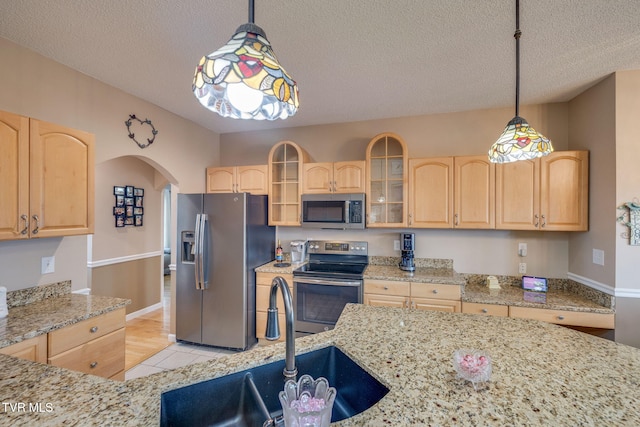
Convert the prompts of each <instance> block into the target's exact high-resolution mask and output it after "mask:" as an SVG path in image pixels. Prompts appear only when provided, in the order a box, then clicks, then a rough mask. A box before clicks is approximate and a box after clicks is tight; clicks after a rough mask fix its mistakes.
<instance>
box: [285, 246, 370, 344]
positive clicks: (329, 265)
mask: <svg viewBox="0 0 640 427" xmlns="http://www.w3.org/2000/svg"><path fill="white" fill-rule="evenodd" d="M308 251H309V262H308V263H307V264H304V265H303V266H302V267H300V268H297V269H295V270H294V271H293V300H294V307H295V330H296V336H303V335H308V334H314V333H318V332H322V331H328V330H329V329H333V328H334V326H335V324H336V322H337V320H338V318H339V317H340V314H342V310H343V309H344V306H345V305H346V304H347V303H362V300H363V294H364V289H363V276H364V270H365V269H366V268H367V265H368V264H369V256H368V244H367V242H348V241H326V240H311V241H309V243H308Z"/></svg>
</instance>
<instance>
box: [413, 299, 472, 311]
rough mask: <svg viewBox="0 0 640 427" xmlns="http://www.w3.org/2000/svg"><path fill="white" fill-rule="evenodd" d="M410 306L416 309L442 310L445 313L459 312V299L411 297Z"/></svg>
mask: <svg viewBox="0 0 640 427" xmlns="http://www.w3.org/2000/svg"><path fill="white" fill-rule="evenodd" d="M411 308H415V309H417V310H431V311H444V312H446V313H460V301H454V300H448V299H433V298H413V297H412V298H411Z"/></svg>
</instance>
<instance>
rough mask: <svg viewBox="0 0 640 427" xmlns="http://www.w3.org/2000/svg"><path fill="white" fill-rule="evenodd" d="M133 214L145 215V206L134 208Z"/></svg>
mask: <svg viewBox="0 0 640 427" xmlns="http://www.w3.org/2000/svg"><path fill="white" fill-rule="evenodd" d="M133 214H134V215H143V214H144V208H136V207H134V208H133Z"/></svg>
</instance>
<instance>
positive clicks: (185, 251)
mask: <svg viewBox="0 0 640 427" xmlns="http://www.w3.org/2000/svg"><path fill="white" fill-rule="evenodd" d="M181 235H182V239H181V242H182V262H187V263H194V262H195V253H196V245H195V237H194V233H193V231H183V232H182V233H181Z"/></svg>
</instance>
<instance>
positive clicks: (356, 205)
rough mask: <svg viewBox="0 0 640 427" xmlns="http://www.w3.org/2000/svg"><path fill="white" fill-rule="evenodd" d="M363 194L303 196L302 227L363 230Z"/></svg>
mask: <svg viewBox="0 0 640 427" xmlns="http://www.w3.org/2000/svg"><path fill="white" fill-rule="evenodd" d="M364 200H365V199H364V193H351V194H303V195H302V221H301V222H302V226H303V227H310V228H333V229H346V228H349V229H354V228H364V224H365V214H364V206H365V205H364Z"/></svg>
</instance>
